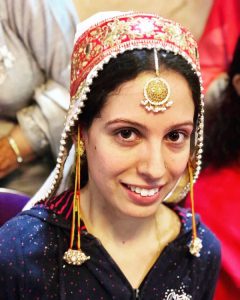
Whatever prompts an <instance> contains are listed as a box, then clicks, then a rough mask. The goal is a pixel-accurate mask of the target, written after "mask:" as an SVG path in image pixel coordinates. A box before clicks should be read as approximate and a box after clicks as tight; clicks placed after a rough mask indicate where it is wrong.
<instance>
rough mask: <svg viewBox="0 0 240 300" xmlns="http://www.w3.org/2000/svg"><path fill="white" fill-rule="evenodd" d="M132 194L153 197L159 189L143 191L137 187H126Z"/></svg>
mask: <svg viewBox="0 0 240 300" xmlns="http://www.w3.org/2000/svg"><path fill="white" fill-rule="evenodd" d="M128 188H130V190H131V191H132V192H135V193H136V194H140V195H141V196H142V197H147V196H153V195H155V194H156V193H158V192H159V188H152V189H145V188H140V187H138V186H128Z"/></svg>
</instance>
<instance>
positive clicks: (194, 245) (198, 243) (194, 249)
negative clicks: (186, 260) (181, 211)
mask: <svg viewBox="0 0 240 300" xmlns="http://www.w3.org/2000/svg"><path fill="white" fill-rule="evenodd" d="M188 172H189V180H190V200H191V210H192V240H191V243H190V245H189V251H190V253H191V254H192V255H194V256H196V257H199V256H200V251H201V249H202V240H201V239H200V238H199V237H198V236H197V227H196V219H195V208H194V197H193V171H192V165H191V162H188Z"/></svg>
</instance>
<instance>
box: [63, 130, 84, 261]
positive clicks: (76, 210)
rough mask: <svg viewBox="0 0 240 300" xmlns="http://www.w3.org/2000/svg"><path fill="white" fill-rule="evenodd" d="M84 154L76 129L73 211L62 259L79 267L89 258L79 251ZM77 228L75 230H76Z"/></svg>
mask: <svg viewBox="0 0 240 300" xmlns="http://www.w3.org/2000/svg"><path fill="white" fill-rule="evenodd" d="M83 153H84V145H83V142H82V141H81V140H80V128H79V127H78V135H77V149H76V172H75V185H74V195H73V209H72V227H71V237H70V246H69V249H68V250H67V251H66V252H65V253H64V256H63V259H64V260H65V261H66V262H67V263H68V264H70V265H78V266H80V265H81V264H83V263H84V262H85V261H86V260H88V259H90V256H86V255H85V253H83V252H82V250H81V229H80V220H81V214H80V179H81V177H80V176H81V174H80V171H81V156H82V155H83ZM76 226H77V230H76ZM76 232H77V240H76V246H77V247H76V248H77V249H74V242H75V238H76V237H75V233H76Z"/></svg>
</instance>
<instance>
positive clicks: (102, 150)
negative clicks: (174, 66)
mask: <svg viewBox="0 0 240 300" xmlns="http://www.w3.org/2000/svg"><path fill="white" fill-rule="evenodd" d="M160 75H161V77H162V78H163V79H165V80H166V81H167V82H168V84H169V87H170V97H171V99H172V100H173V102H174V103H173V105H172V106H171V107H170V108H168V109H167V110H166V111H165V112H163V113H162V112H159V113H153V112H148V111H147V110H146V109H145V108H144V106H142V105H141V100H142V99H143V97H144V96H143V88H144V84H145V83H146V82H147V80H149V79H151V78H153V77H154V76H155V75H154V74H153V73H146V72H145V73H141V74H140V75H139V76H138V77H137V78H136V79H134V80H130V81H128V82H126V83H124V84H122V85H121V86H120V87H118V88H117V89H116V90H115V91H113V92H112V93H111V94H109V96H108V99H107V102H106V105H105V106H104V107H103V109H102V110H101V113H100V116H99V117H97V118H95V119H94V121H93V123H92V125H91V127H90V129H88V130H86V131H83V133H82V138H83V140H84V143H85V147H86V154H87V160H88V173H89V181H88V184H87V186H86V187H85V189H87V190H88V192H89V197H90V199H89V200H91V201H93V202H94V205H96V207H99V208H101V209H104V210H107V211H108V213H109V212H110V213H112V214H118V215H119V214H121V215H125V216H131V217H149V216H151V215H154V214H155V213H156V211H157V209H158V206H159V204H160V203H161V202H162V200H163V199H164V197H165V196H166V195H167V194H168V193H169V192H170V191H171V190H172V188H173V187H174V185H175V184H176V182H177V180H178V179H179V177H180V176H181V175H182V173H183V172H184V170H185V169H186V166H187V162H188V159H189V155H190V136H191V133H192V130H193V117H194V103H193V99H192V93H191V90H190V88H189V86H188V83H187V81H186V80H185V79H184V77H183V76H181V75H179V74H178V73H176V72H174V71H164V72H163V73H161V74H160Z"/></svg>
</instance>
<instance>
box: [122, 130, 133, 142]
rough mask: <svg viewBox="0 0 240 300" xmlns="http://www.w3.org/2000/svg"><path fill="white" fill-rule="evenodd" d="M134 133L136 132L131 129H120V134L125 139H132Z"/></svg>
mask: <svg viewBox="0 0 240 300" xmlns="http://www.w3.org/2000/svg"><path fill="white" fill-rule="evenodd" d="M133 134H134V132H133V131H132V130H131V129H122V130H121V131H119V135H120V136H121V137H122V138H123V139H125V140H127V139H130V138H131V137H132V136H133Z"/></svg>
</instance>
